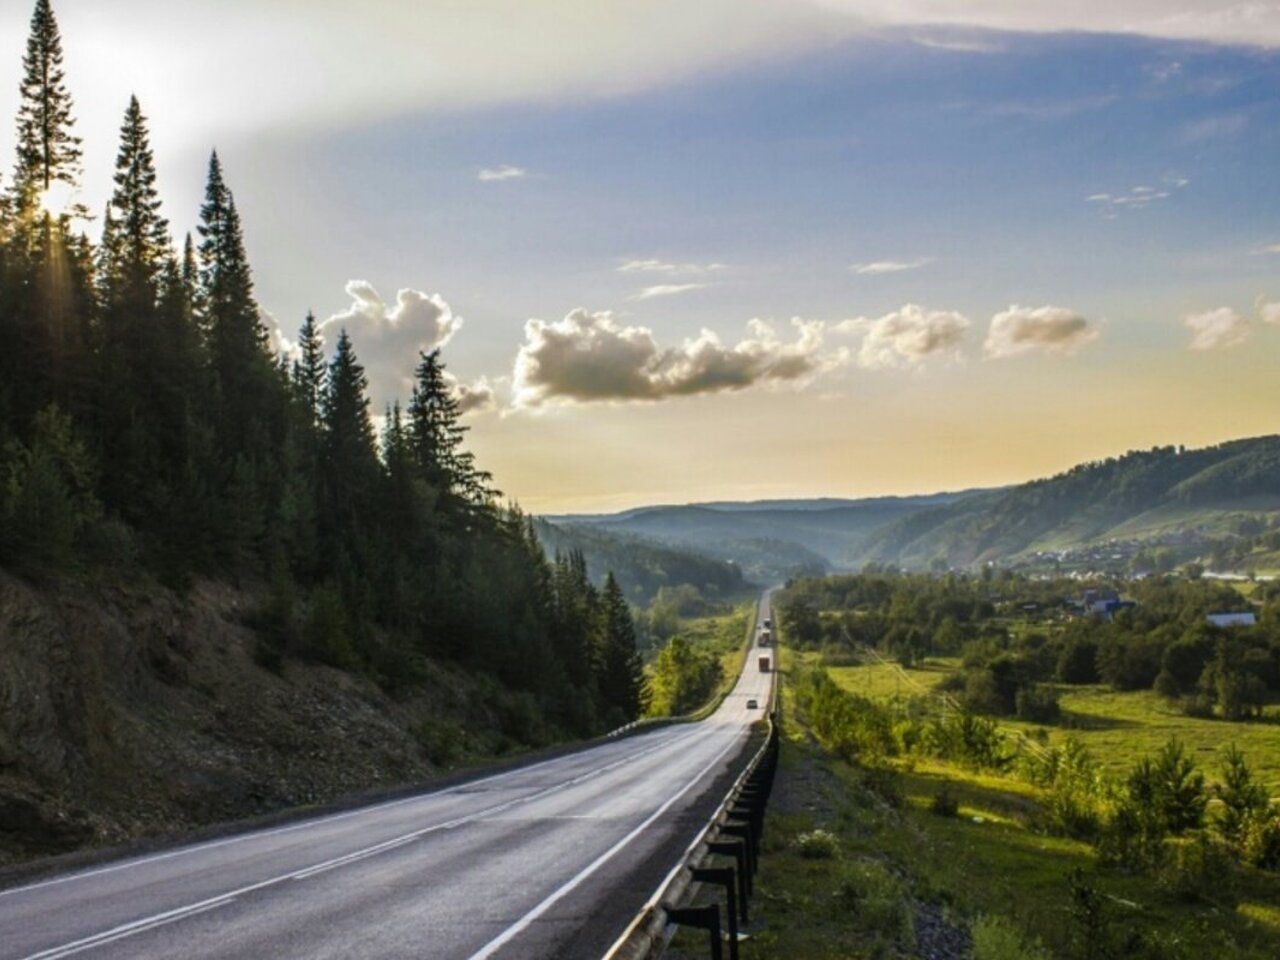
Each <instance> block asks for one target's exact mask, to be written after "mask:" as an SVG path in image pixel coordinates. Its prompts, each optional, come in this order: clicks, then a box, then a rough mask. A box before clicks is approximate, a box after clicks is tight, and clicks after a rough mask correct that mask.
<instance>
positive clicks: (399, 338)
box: [320, 280, 462, 410]
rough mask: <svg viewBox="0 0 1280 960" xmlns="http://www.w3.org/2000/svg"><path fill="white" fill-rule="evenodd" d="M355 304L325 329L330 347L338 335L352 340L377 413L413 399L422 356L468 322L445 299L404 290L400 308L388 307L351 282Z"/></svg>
mask: <svg viewBox="0 0 1280 960" xmlns="http://www.w3.org/2000/svg"><path fill="white" fill-rule="evenodd" d="M346 290H347V295H348V296H349V297H351V304H350V306H348V307H347V308H346V309H345V310H342V311H341V312H339V313H335V314H334V315H333V316H331V317H329V319H327V320H325V321H324V322H323V323H322V324H321V325H320V329H321V332H322V333H323V334H324V335H325V339H326V340H327V341H329V342H330V343H333V342H336V340H337V334H338V331H339V330H341V329H344V328H345V329H346V331H347V332H348V333H350V334H351V340H352V342H353V344H354V345H355V350H356V356H358V357H359V358H360V362H361V363H362V364H363V365H364V368H365V374H366V375H367V376H368V378H369V398H370V400H371V401H372V403H373V409H374V410H381V409H382V408H383V407H384V406H386V404H387V403H389V402H390V401H392V400H393V399H395V398H397V397H399V398H401V399H403V398H405V397H407V396H408V393H409V389H410V387H411V385H412V383H413V368H414V366H415V365H416V364H417V359H418V352H419V351H429V350H433V349H435V348H436V347H440V346H443V345H444V344H446V343H448V342H449V340H450V339H451V338H452V337H453V335H454V334H455V333H457V332H458V328H460V327H461V326H462V318H461V317H459V316H456V315H455V314H454V312H453V309H452V308H451V307H450V306H449V304H448V303H446V302H445V300H444V298H442V297H441V296H440V295H439V294H428V293H423V292H421V291H419V290H409V289H404V290H400V291H399V292H398V293H397V294H396V299H395V302H394V303H387V302H386V301H385V300H383V299H382V297H381V296H380V295H379V294H378V291H377V290H375V289H374V287H373V284H371V283H369V282H368V281H365V280H351V281H349V282H348V283H347V286H346Z"/></svg>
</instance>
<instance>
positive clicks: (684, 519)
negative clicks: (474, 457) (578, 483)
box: [552, 493, 965, 582]
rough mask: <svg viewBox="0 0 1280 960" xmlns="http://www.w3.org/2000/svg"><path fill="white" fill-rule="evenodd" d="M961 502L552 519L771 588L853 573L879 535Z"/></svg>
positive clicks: (665, 509)
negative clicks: (707, 563) (733, 571)
mask: <svg viewBox="0 0 1280 960" xmlns="http://www.w3.org/2000/svg"><path fill="white" fill-rule="evenodd" d="M962 496H965V494H961V493H940V494H935V495H932V496H923V497H876V498H869V499H865V500H833V499H825V500H786V501H763V502H758V503H750V502H748V503H708V504H688V505H683V506H659V507H643V508H640V509H636V510H628V511H626V512H623V513H617V514H610V515H603V516H572V517H557V518H552V519H553V520H555V521H556V522H560V523H573V524H574V525H578V526H586V525H590V526H591V527H595V528H599V529H601V530H606V531H610V532H614V533H626V534H633V535H639V536H643V537H646V538H649V539H652V540H658V541H662V542H664V543H668V544H674V545H678V546H681V547H687V548H691V549H694V550H697V551H699V552H701V553H705V554H707V555H708V556H713V557H717V558H720V559H723V560H729V561H732V562H734V563H736V564H737V565H738V566H740V567H741V568H742V570H743V572H744V574H745V575H746V576H747V577H748V578H749V579H753V580H756V581H758V582H772V581H774V580H778V579H785V578H786V577H788V576H791V575H793V574H796V573H804V574H815V573H816V574H820V573H822V572H823V571H825V570H828V569H831V568H841V567H847V566H848V565H849V563H850V558H851V557H852V556H854V555H856V554H857V552H858V551H859V549H860V547H861V544H862V541H863V539H864V538H865V537H866V536H868V535H869V534H871V533H872V532H873V531H875V530H877V529H878V528H880V527H882V526H884V525H885V524H887V523H890V522H892V521H894V520H897V519H899V518H901V517H904V516H908V515H910V514H912V513H915V512H916V511H918V510H921V509H924V508H927V507H933V506H937V505H939V504H946V503H950V502H952V501H953V500H955V499H957V498H958V497H962Z"/></svg>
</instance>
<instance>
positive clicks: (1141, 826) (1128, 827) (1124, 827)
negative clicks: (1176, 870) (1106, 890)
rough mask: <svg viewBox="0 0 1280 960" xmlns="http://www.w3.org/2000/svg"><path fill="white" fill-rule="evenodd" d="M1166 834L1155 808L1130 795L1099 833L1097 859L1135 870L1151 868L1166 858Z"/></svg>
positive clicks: (1103, 862)
mask: <svg viewBox="0 0 1280 960" xmlns="http://www.w3.org/2000/svg"><path fill="white" fill-rule="evenodd" d="M1164 837H1165V832H1164V827H1163V825H1162V824H1161V823H1160V821H1159V819H1158V818H1156V817H1155V816H1153V814H1152V811H1151V810H1150V809H1149V808H1147V807H1145V806H1143V805H1141V804H1139V803H1136V802H1134V801H1133V800H1132V799H1127V800H1125V801H1124V802H1123V803H1121V804H1120V805H1119V806H1118V807H1116V809H1115V811H1114V812H1113V813H1112V815H1111V817H1110V819H1108V820H1107V821H1106V823H1104V824H1103V825H1102V828H1101V830H1100V831H1099V833H1098V862H1099V863H1101V864H1102V865H1104V866H1108V867H1116V868H1119V869H1121V870H1127V871H1131V872H1135V873H1137V872H1143V871H1147V870H1151V869H1153V868H1154V867H1156V866H1158V865H1159V864H1160V863H1161V862H1163V860H1164Z"/></svg>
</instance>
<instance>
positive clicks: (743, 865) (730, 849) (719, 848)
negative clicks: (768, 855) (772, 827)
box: [707, 840, 751, 923]
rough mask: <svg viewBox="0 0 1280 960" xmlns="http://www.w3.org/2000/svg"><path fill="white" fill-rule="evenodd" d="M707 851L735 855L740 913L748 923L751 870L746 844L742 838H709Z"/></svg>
mask: <svg viewBox="0 0 1280 960" xmlns="http://www.w3.org/2000/svg"><path fill="white" fill-rule="evenodd" d="M707 852H708V853H717V854H719V855H720V856H722V857H733V859H734V862H735V863H737V865H738V877H739V880H738V914H739V916H741V917H742V922H743V923H746V922H747V921H748V920H749V919H750V916H749V915H748V913H747V898H748V897H750V896H751V871H750V869H748V864H747V850H746V844H744V843H743V842H742V841H741V840H708V841H707Z"/></svg>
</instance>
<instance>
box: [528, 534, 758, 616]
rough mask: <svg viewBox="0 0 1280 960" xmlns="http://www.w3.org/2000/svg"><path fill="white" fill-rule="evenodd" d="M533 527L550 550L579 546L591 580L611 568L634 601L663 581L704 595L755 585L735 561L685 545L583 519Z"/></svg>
mask: <svg viewBox="0 0 1280 960" xmlns="http://www.w3.org/2000/svg"><path fill="white" fill-rule="evenodd" d="M535 530H536V531H537V534H538V539H539V540H540V541H541V542H542V544H543V546H544V547H545V548H546V550H547V552H548V554H550V555H552V556H556V555H560V556H567V555H569V554H571V553H573V552H574V551H578V552H580V553H581V554H582V555H583V557H584V559H585V560H586V564H587V575H588V577H590V579H591V580H592V581H594V582H599V581H601V580H603V579H604V577H605V575H606V574H607V573H612V574H613V575H614V576H615V577H616V578H617V580H618V585H619V586H620V587H621V588H622V592H623V594H624V595H625V596H626V598H627V599H628V600H629V601H630V602H631V603H633V604H636V605H637V606H647V605H648V604H649V603H650V601H652V600H653V598H654V597H655V596H656V595H657V593H658V591H659V590H661V589H662V588H663V587H679V586H690V587H694V588H695V589H697V591H698V592H699V593H700V594H701V595H702V596H703V598H705V599H707V600H717V599H728V598H732V597H741V596H744V595H746V594H748V593H751V592H753V591H754V590H755V584H752V583H749V582H748V581H747V580H746V578H744V577H743V575H742V570H741V569H740V568H739V567H738V566H737V565H736V564H733V563H728V562H726V561H724V560H717V559H714V558H712V557H708V556H705V555H703V554H700V553H697V552H695V551H692V550H689V549H679V548H676V547H671V546H666V545H664V544H662V543H658V542H656V541H654V540H649V539H646V538H644V537H637V536H634V535H631V534H625V533H616V532H613V531H609V530H604V529H601V528H599V527H593V526H588V525H585V524H573V523H550V522H548V521H546V520H538V521H536V522H535Z"/></svg>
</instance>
